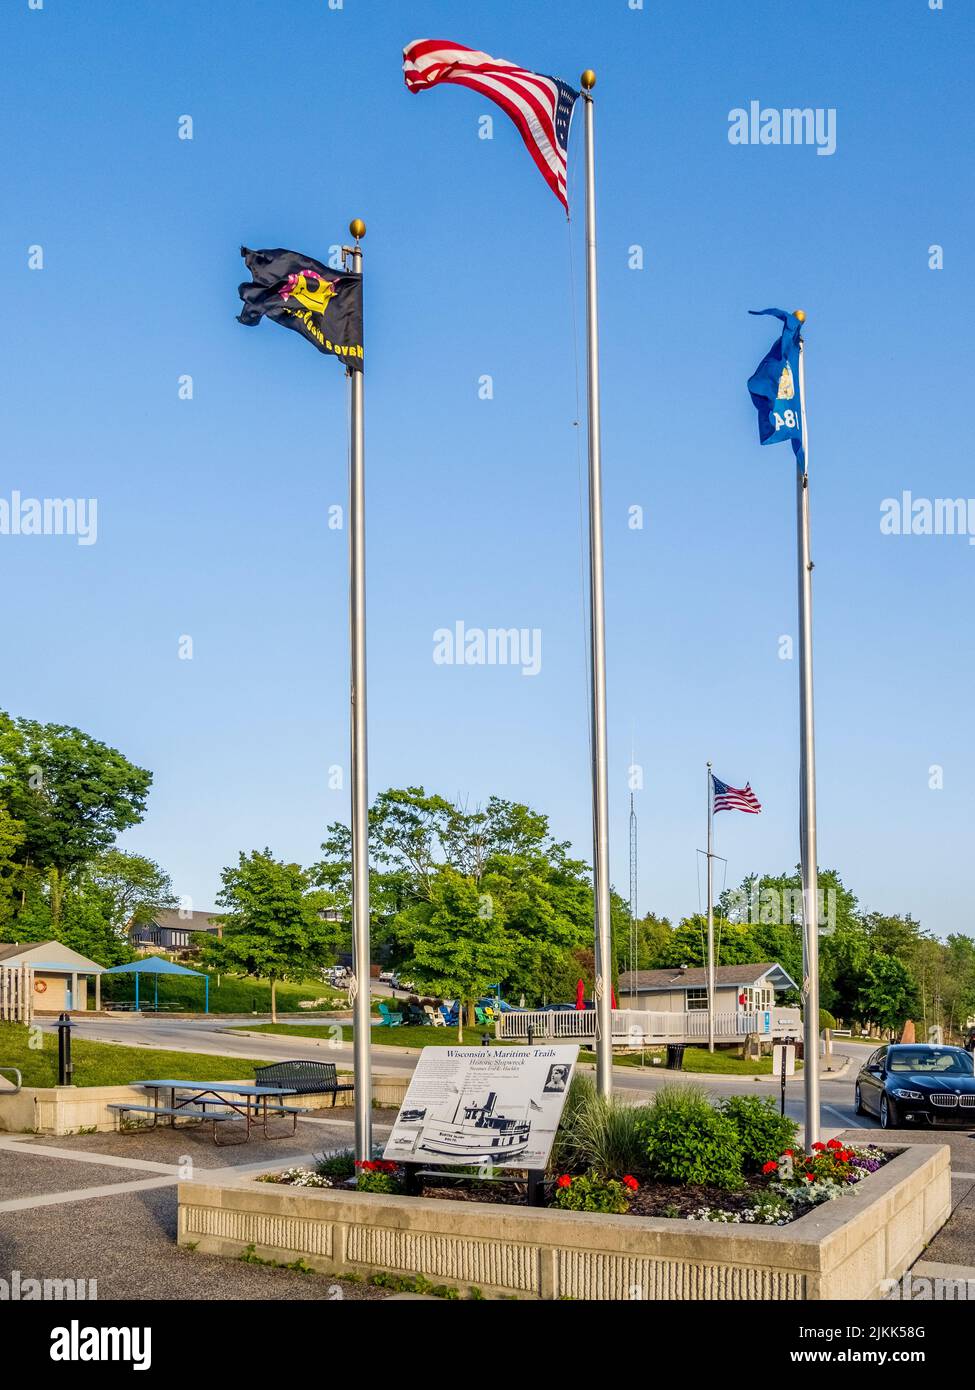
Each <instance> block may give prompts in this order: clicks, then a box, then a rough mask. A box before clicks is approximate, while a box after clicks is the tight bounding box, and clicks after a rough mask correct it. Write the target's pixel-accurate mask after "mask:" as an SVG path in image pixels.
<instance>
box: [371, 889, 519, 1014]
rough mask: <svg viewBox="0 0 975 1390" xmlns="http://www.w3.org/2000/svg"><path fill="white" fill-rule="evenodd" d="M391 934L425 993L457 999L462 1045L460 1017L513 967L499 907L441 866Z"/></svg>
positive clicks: (509, 939)
mask: <svg viewBox="0 0 975 1390" xmlns="http://www.w3.org/2000/svg"><path fill="white" fill-rule="evenodd" d="M394 931H395V933H396V935H397V937H398V938H399V940H400V943H401V946H402V949H403V951H404V953H406V954H407V958H408V960H409V970H410V973H411V974H412V975H414V976H415V977H416V979H417V982H418V983H419V984H420V985H422V986H423V987H424V988H425V989H428V990H431V991H433V992H435V993H437V994H440V995H447V996H452V997H456V998H457V999H458V1001H459V1003H458V1009H457V1040H458V1042H463V1041H464V1015H465V1012H466V1013H467V1014H468V1020H469V1021H471V1022H472V1021H473V1020H472V1019H471V1018H470V1011H471V1008H472V1005H473V1001H474V1000H475V999H477V998H478V997H479V996H480V995H482V994H484V993H485V991H486V990H487V989H488V987H489V986H490V985H492V984H494V983H495V981H497V980H503V979H504V978H506V976H507V975H508V973H509V971H510V969H511V966H512V956H513V953H512V944H511V937H510V935H509V934H508V933H507V932H506V930H505V921H504V911H503V908H502V907H501V905H500V903H498V902H497V901H494V900H489V899H487V898H486V895H485V894H483V893H482V892H480V890H479V888H478V885H477V884H476V883H475V882H474V880H473V879H471V878H469V877H467V876H465V875H464V874H460V873H458V872H457V870H456V869H454V868H451V867H449V866H445V867H443V868H441V869H439V870H438V871H437V872H436V873H435V874H433V875H432V876H430V877H428V878H427V880H426V896H425V898H424V899H423V901H421V902H417V903H414V905H413V906H412V907H408V908H406V909H405V911H403V912H401V913H400V914H399V915H398V916H397V918H396V920H395V922H394Z"/></svg>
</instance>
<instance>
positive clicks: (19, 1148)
mask: <svg viewBox="0 0 975 1390" xmlns="http://www.w3.org/2000/svg"><path fill="white" fill-rule="evenodd" d="M349 1118H350V1117H349ZM385 1118H387V1117H385V1116H381V1115H379V1114H378V1112H377V1129H376V1132H377V1137H382V1136H383V1135H384V1134H385V1132H386V1129H387V1125H386V1124H384V1123H383V1122H382V1121H383V1120H384V1119H385ZM351 1140H352V1128H351V1124H350V1123H349V1119H347V1117H345V1116H341V1117H339V1118H336V1119H335V1120H331V1119H329V1120H327V1121H316V1122H313V1123H307V1122H304V1121H302V1122H300V1123H299V1127H298V1132H297V1134H296V1135H295V1136H294V1137H293V1138H288V1139H283V1140H265V1139H264V1138H263V1136H259V1135H254V1136H253V1137H252V1139H251V1140H250V1142H249V1143H246V1144H239V1145H227V1146H225V1147H217V1146H216V1145H214V1143H213V1141H212V1139H211V1138H210V1137H209V1133H208V1132H207V1131H205V1130H203V1129H202V1128H201V1129H195V1128H189V1129H183V1128H180V1129H176V1130H171V1129H169V1128H160V1129H158V1130H155V1131H148V1132H144V1133H139V1134H93V1135H74V1136H67V1137H54V1136H40V1135H23V1136H21V1135H0V1213H2V1218H0V1275H2V1277H3V1278H4V1279H7V1280H9V1279H11V1278H12V1276H13V1273H14V1271H17V1272H18V1274H19V1278H20V1281H21V1283H23V1281H24V1280H26V1279H40V1280H44V1279H56V1280H58V1279H84V1280H91V1279H94V1280H96V1281H97V1297H98V1298H99V1299H112V1298H118V1299H167V1300H168V1299H172V1300H182V1301H185V1300H187V1299H190V1300H195V1299H207V1300H212V1299H224V1298H232V1299H252V1300H287V1301H294V1300H304V1301H324V1302H339V1303H341V1302H343V1301H347V1300H361V1299H383V1298H386V1297H388V1294H387V1293H386V1291H384V1290H381V1289H373V1288H371V1287H369V1286H368V1285H361V1284H349V1283H346V1282H345V1281H336V1280H334V1279H330V1278H329V1277H328V1276H327V1275H320V1274H314V1275H313V1274H302V1273H300V1272H296V1271H293V1270H287V1269H280V1268H275V1267H270V1266H266V1265H261V1264H251V1263H249V1262H245V1261H242V1260H226V1259H218V1258H214V1257H210V1256H204V1255H199V1254H197V1253H196V1252H194V1251H190V1250H187V1249H179V1248H178V1247H177V1246H176V1243H175V1238H176V1219H177V1198H176V1185H177V1183H178V1182H179V1180H180V1179H183V1178H192V1177H193V1176H194V1173H196V1172H198V1171H202V1170H205V1171H206V1172H207V1175H208V1176H210V1177H214V1178H219V1176H220V1175H221V1173H222V1172H225V1173H226V1174H227V1175H228V1176H230V1175H231V1174H232V1173H239V1172H241V1171H250V1172H265V1171H271V1170H274V1169H280V1168H283V1167H289V1166H291V1165H293V1164H295V1165H297V1164H300V1165H302V1166H305V1165H309V1166H310V1165H311V1164H312V1163H313V1162H314V1156H315V1154H316V1153H321V1152H323V1151H333V1150H336V1149H341V1148H346V1147H349V1146H350V1145H351Z"/></svg>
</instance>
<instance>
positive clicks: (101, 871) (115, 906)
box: [85, 847, 178, 931]
mask: <svg viewBox="0 0 975 1390" xmlns="http://www.w3.org/2000/svg"><path fill="white" fill-rule="evenodd" d="M85 872H86V874H87V876H88V878H89V879H90V880H91V882H92V883H93V884H94V885H95V887H96V888H97V889H98V890H99V891H100V892H102V893H104V895H105V900H106V903H107V906H108V916H109V921H110V922H111V923H112V925H113V926H114V927H115V928H116V929H117V930H119V931H121V930H123V929H124V928H125V927H127V926H128V924H129V922H133V923H134V924H135V925H136V926H143V925H144V924H145V923H147V922H151V921H152V919H153V918H154V917H155V916H156V914H157V913H158V912H161V911H162V910H163V909H164V908H172V907H175V906H176V904H177V902H178V899H177V897H176V895H175V893H174V892H173V885H172V882H171V880H170V877H169V874H167V873H166V871H165V870H164V869H161V868H160V867H159V865H158V864H157V863H155V861H154V860H152V859H147V858H145V856H144V855H141V854H129V853H127V852H126V851H125V850H122V849H118V848H117V847H115V848H113V849H109V850H106V851H105V853H104V854H100V855H99V856H98V858H97V859H95V860H94V861H93V862H92V863H91V864H90V865H89V867H88V868H87V869H86V871H85Z"/></svg>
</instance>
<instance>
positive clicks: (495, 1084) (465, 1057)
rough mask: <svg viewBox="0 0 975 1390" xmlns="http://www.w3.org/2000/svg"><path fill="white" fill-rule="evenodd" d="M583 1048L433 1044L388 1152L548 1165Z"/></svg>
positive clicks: (404, 1159) (441, 1160)
mask: <svg viewBox="0 0 975 1390" xmlns="http://www.w3.org/2000/svg"><path fill="white" fill-rule="evenodd" d="M578 1056H579V1048H578V1045H576V1044H572V1045H559V1046H553V1047H425V1048H424V1049H423V1051H422V1052H421V1053H420V1060H419V1061H418V1062H417V1065H416V1070H415V1071H414V1073H413V1077H412V1080H411V1081H410V1085H409V1089H408V1090H407V1092H406V1096H405V1097H404V1100H403V1104H402V1106H401V1107H400V1112H399V1115H398V1116H397V1117H396V1123H395V1124H394V1125H393V1129H392V1132H391V1134H390V1136H389V1138H388V1139H387V1141H386V1149H385V1157H386V1158H388V1159H397V1160H399V1161H400V1162H401V1163H423V1164H447V1163H454V1164H460V1165H463V1166H467V1165H468V1164H485V1165H490V1166H492V1167H497V1168H544V1167H545V1166H546V1164H547V1163H548V1157H549V1153H550V1152H551V1149H552V1141H553V1140H554V1138H555V1131H556V1130H557V1129H558V1126H559V1120H560V1119H561V1117H562V1107H563V1105H564V1104H565V1098H566V1095H567V1094H568V1090H569V1082H570V1081H571V1080H572V1071H573V1068H574V1067H575V1064H576V1059H577V1058H578Z"/></svg>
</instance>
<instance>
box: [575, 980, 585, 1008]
mask: <svg viewBox="0 0 975 1390" xmlns="http://www.w3.org/2000/svg"><path fill="white" fill-rule="evenodd" d="M585 1007H586V987H585V985H584V984H583V983H582V981H581V980H580V981H579V983H578V984H577V985H576V1008H577V1009H584V1008H585Z"/></svg>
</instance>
